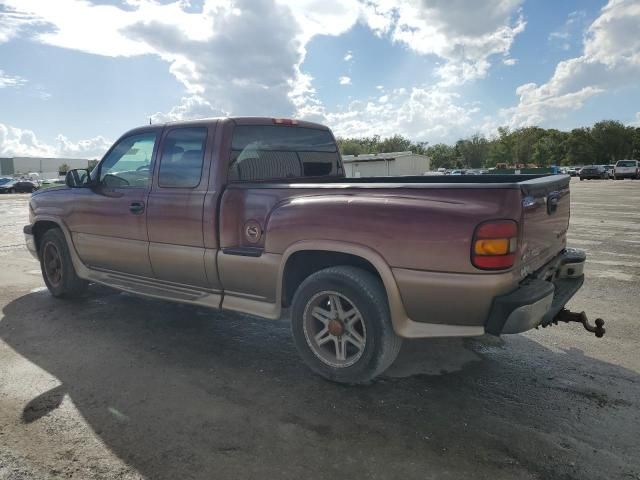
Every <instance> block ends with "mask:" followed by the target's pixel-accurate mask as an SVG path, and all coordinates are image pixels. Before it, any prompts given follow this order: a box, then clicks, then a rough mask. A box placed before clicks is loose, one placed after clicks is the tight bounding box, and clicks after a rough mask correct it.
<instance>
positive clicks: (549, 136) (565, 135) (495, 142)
mask: <svg viewBox="0 0 640 480" xmlns="http://www.w3.org/2000/svg"><path fill="white" fill-rule="evenodd" d="M338 145H339V146H340V150H341V152H342V154H343V155H361V154H367V153H388V152H399V151H407V150H411V151H413V152H414V153H420V154H424V155H428V156H429V157H431V166H432V168H433V169H436V168H440V167H445V168H482V167H494V166H495V165H496V164H498V163H506V164H510V165H511V164H535V165H537V166H539V167H547V166H550V165H600V164H604V165H606V164H612V163H615V162H616V161H618V160H621V159H625V158H629V159H640V127H631V126H625V125H624V124H622V123H620V122H618V121H615V120H604V121H601V122H598V123H596V124H594V125H593V126H592V127H582V128H574V129H573V130H571V131H570V132H563V131H560V130H556V129H553V128H540V127H523V128H518V129H514V130H510V129H509V128H507V127H500V128H498V133H497V135H496V136H495V137H493V138H486V137H485V136H484V135H481V134H479V133H476V134H474V135H471V136H470V137H468V138H463V139H460V140H458V141H457V142H456V143H455V144H454V145H447V144H445V143H438V144H435V145H429V144H428V142H413V141H411V140H409V139H408V138H406V137H403V136H402V135H394V136H392V137H388V138H381V137H380V136H379V135H374V136H372V137H350V138H338Z"/></svg>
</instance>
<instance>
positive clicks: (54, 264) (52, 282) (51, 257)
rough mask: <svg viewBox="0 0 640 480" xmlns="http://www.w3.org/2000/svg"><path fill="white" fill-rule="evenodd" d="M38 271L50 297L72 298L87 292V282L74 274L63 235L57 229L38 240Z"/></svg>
mask: <svg viewBox="0 0 640 480" xmlns="http://www.w3.org/2000/svg"><path fill="white" fill-rule="evenodd" d="M38 254H39V255H38V256H39V257H40V269H41V270H42V278H43V279H44V283H45V285H46V286H47V288H48V289H49V292H50V293H51V295H53V296H54V297H56V298H73V297H78V296H80V295H82V293H84V292H85V291H86V290H87V286H88V285H89V282H87V281H86V280H83V279H81V278H80V277H78V275H77V274H76V271H75V269H74V268H73V262H72V261H71V255H70V254H69V248H68V247H67V241H66V239H65V238H64V234H63V233H62V231H61V230H60V229H58V228H52V229H50V230H47V231H46V232H45V233H44V235H43V236H42V239H41V240H40V249H39V252H38Z"/></svg>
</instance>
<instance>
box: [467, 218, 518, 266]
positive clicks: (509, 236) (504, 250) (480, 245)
mask: <svg viewBox="0 0 640 480" xmlns="http://www.w3.org/2000/svg"><path fill="white" fill-rule="evenodd" d="M517 250H518V224H517V223H516V222H514V221H513V220H496V221H489V222H485V223H481V224H480V225H478V227H477V228H476V231H475V233H474V234H473V243H472V245H471V263H473V265H474V266H475V267H477V268H481V269H482V270H505V269H507V268H511V267H512V266H513V264H514V262H515V259H516V251H517Z"/></svg>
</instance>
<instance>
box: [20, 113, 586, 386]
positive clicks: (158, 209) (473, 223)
mask: <svg viewBox="0 0 640 480" xmlns="http://www.w3.org/2000/svg"><path fill="white" fill-rule="evenodd" d="M569 208H570V202H569V177H567V176H561V175H549V176H546V175H545V176H535V175H472V176H413V177H376V178H345V174H344V170H343V166H342V161H341V158H340V154H339V151H338V148H337V145H336V142H335V139H334V137H333V135H332V133H331V131H330V130H329V129H328V128H326V127H324V126H322V125H318V124H314V123H309V122H302V121H295V120H283V119H271V118H235V119H218V120H206V121H200V122H198V121H192V122H183V123H174V124H166V125H153V126H145V127H141V128H138V129H135V130H132V131H130V132H128V133H126V134H125V135H124V136H123V137H122V138H120V139H119V140H118V141H117V142H116V144H115V145H114V146H113V147H112V148H111V149H110V150H109V152H107V154H106V155H105V157H104V158H103V159H102V160H101V162H100V163H99V164H98V166H97V167H96V168H95V169H94V170H93V171H92V172H91V174H90V175H89V172H88V171H87V170H71V171H70V172H69V173H68V174H67V186H66V187H55V188H51V189H47V190H44V191H41V192H37V193H36V194H34V195H33V196H32V198H31V201H30V224H29V225H27V226H25V229H24V232H25V237H26V242H27V246H28V248H29V249H30V251H31V252H32V253H33V254H34V255H35V256H37V258H39V260H40V262H41V268H42V271H43V277H44V280H45V283H46V285H47V287H48V288H49V291H50V292H51V293H52V294H53V295H54V296H56V297H64V296H73V295H77V294H79V293H81V292H82V291H83V290H84V289H86V286H87V282H89V281H91V282H98V283H102V284H106V285H110V286H113V287H115V288H118V289H120V290H124V291H128V292H132V293H136V294H140V295H145V296H149V297H155V298H162V299H165V300H171V301H176V302H183V303H190V304H195V305H201V306H207V307H210V308H215V309H224V310H234V311H240V312H243V313H248V314H252V315H257V316H260V317H265V318H271V319H276V318H279V317H280V316H281V314H282V312H283V310H284V309H287V308H288V309H289V311H290V318H291V328H292V333H293V337H294V341H295V344H296V346H297V348H298V351H299V353H300V355H301V357H302V358H303V359H304V361H305V362H306V363H307V365H308V366H309V367H310V368H311V369H312V370H313V371H315V372H316V373H318V374H320V375H322V376H324V377H326V378H328V379H330V380H334V381H338V382H346V383H361V382H366V381H369V380H370V379H372V378H374V377H375V376H376V375H378V374H380V373H382V372H383V371H384V370H385V369H386V368H387V367H388V366H390V365H391V363H392V362H393V361H394V359H395V358H396V356H397V354H398V351H399V349H400V345H401V342H402V339H403V338H424V337H447V336H476V335H482V334H484V333H485V332H486V333H491V334H495V335H499V334H501V333H519V332H522V331H526V330H529V329H531V328H534V327H536V326H538V325H540V324H543V325H546V324H549V323H551V322H552V321H553V320H554V319H555V318H556V317H557V315H558V314H559V312H560V311H561V309H562V308H563V306H564V305H565V304H566V303H567V301H569V299H570V298H571V297H572V296H573V295H574V293H575V292H576V291H577V290H578V289H579V288H580V286H581V285H582V282H583V279H584V276H583V267H584V263H585V255H584V253H583V252H580V251H577V250H572V249H566V248H565V247H566V234H567V229H568V224H569ZM434 227H435V228H434ZM460 298H464V299H465V301H464V302H460Z"/></svg>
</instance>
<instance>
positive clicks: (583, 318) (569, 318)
mask: <svg viewBox="0 0 640 480" xmlns="http://www.w3.org/2000/svg"><path fill="white" fill-rule="evenodd" d="M558 322H566V323H569V322H578V323H581V324H582V326H583V327H584V328H585V330H587V331H589V332H591V333H595V334H596V337H598V338H601V337H603V336H604V334H605V332H606V330H605V329H604V320H603V319H601V318H596V321H595V324H596V325H595V327H594V326H593V325H591V324H590V323H589V319H588V318H587V314H586V313H584V312H580V313H576V312H570V311H569V310H567V309H566V308H563V309H562V310H560V311H559V312H558V314H557V315H556V316H555V318H554V319H553V320H552V323H554V324H555V325H557V324H558Z"/></svg>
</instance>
